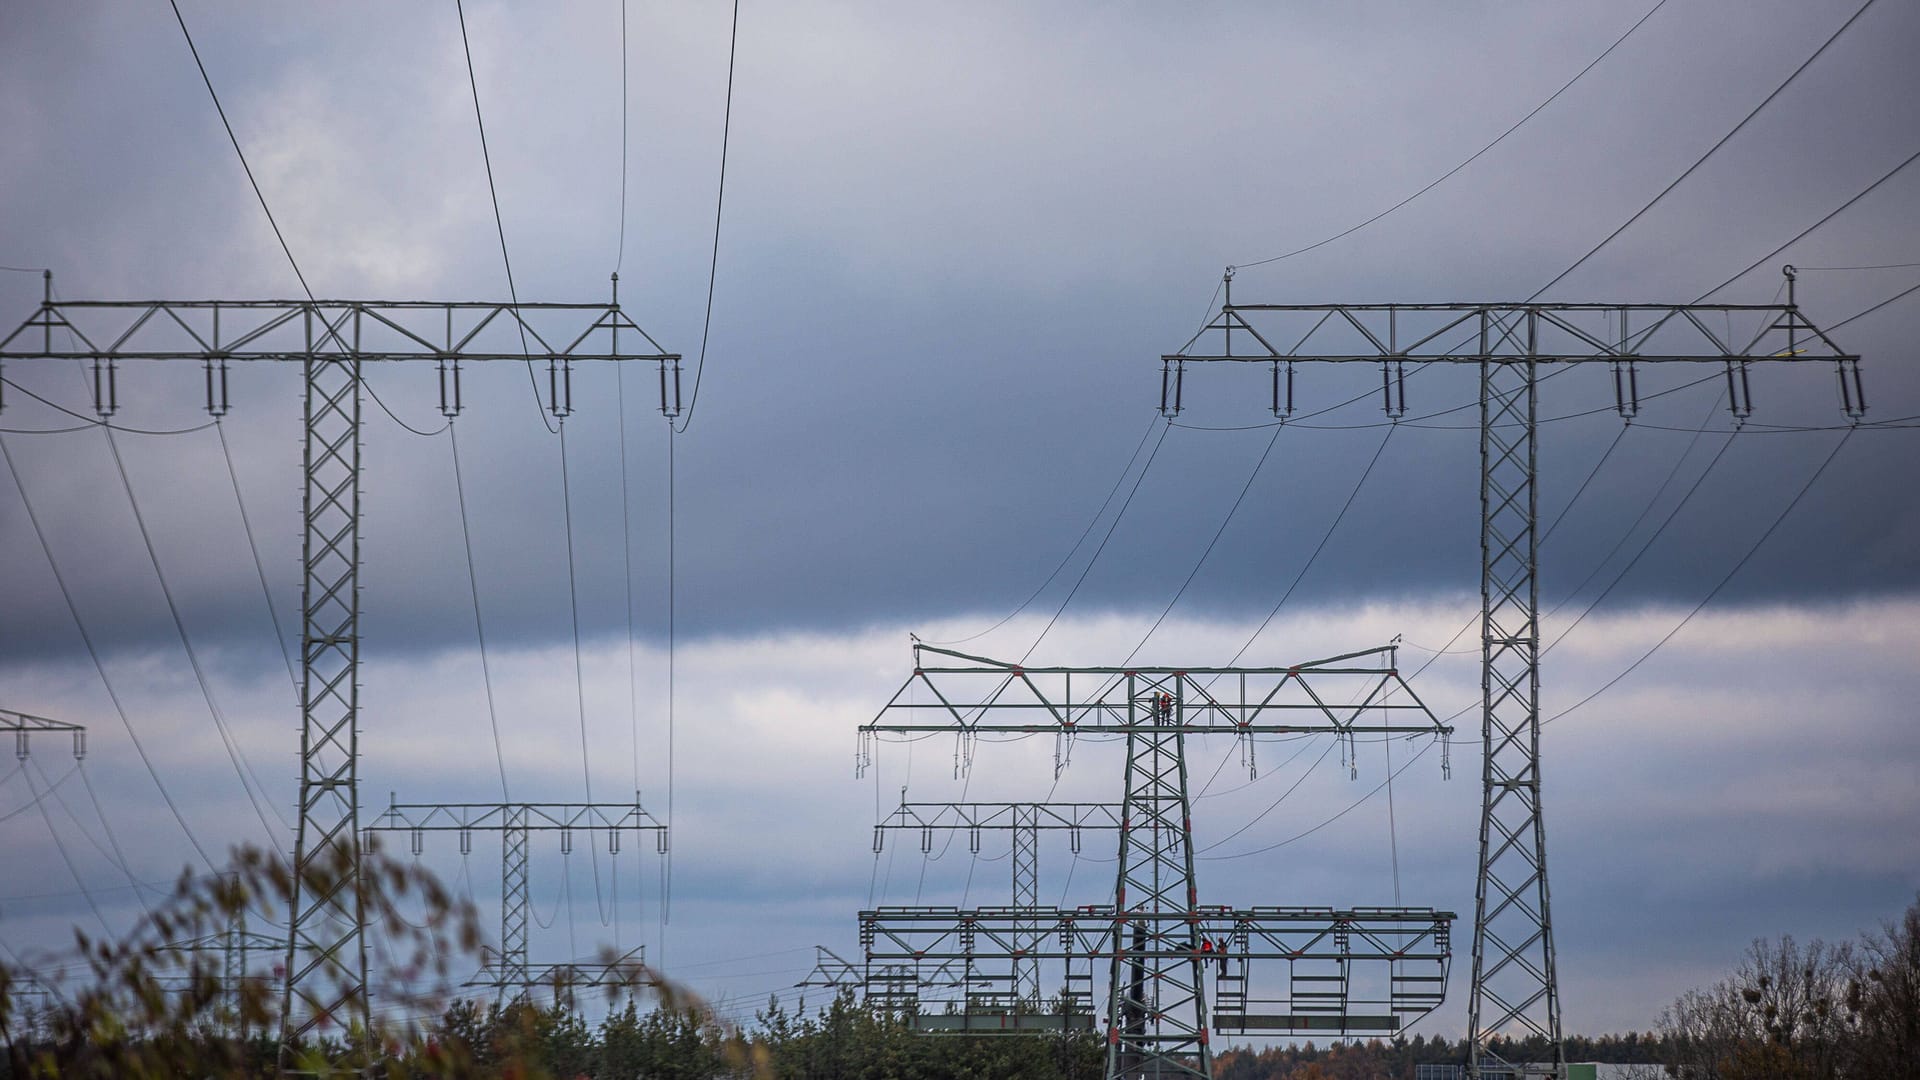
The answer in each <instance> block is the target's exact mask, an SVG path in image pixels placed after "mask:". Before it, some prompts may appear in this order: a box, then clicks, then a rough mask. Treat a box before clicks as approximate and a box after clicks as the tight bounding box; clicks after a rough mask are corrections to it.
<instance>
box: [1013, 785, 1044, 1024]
mask: <svg viewBox="0 0 1920 1080" xmlns="http://www.w3.org/2000/svg"><path fill="white" fill-rule="evenodd" d="M1013 906H1014V907H1016V908H1018V909H1020V910H1021V911H1025V912H1032V911H1033V910H1034V909H1036V908H1038V907H1039V906H1040V808H1039V807H1037V806H1034V805H1032V804H1024V805H1016V806H1015V807H1014V808H1013ZM1039 945H1040V929H1039V926H1038V924H1036V923H1035V922H1034V921H1033V920H1032V919H1031V918H1026V919H1021V920H1019V921H1017V922H1016V923H1015V924H1014V929H1013V947H1014V949H1015V950H1017V952H1016V955H1015V956H1014V958H1013V995H1014V998H1015V1000H1016V1004H1015V1005H1014V1010H1015V1011H1016V1012H1019V1011H1023V1010H1025V1009H1027V1008H1030V1007H1031V1008H1035V1009H1037V1008H1038V1007H1039V1004H1040V964H1039V962H1038V961H1036V960H1032V959H1028V958H1027V957H1026V956H1025V954H1026V953H1027V952H1030V951H1032V950H1034V949H1037V948H1038V947H1039Z"/></svg>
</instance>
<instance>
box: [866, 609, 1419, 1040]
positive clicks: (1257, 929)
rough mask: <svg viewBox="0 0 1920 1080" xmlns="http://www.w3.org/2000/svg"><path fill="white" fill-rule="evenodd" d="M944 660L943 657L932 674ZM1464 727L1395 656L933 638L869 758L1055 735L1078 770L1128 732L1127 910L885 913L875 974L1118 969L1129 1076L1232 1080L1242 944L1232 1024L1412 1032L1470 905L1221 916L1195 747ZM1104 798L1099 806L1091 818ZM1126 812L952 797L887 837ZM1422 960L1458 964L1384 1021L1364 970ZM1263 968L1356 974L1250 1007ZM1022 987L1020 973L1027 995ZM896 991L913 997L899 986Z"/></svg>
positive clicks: (1113, 982)
mask: <svg viewBox="0 0 1920 1080" xmlns="http://www.w3.org/2000/svg"><path fill="white" fill-rule="evenodd" d="M926 654H932V655H933V656H934V657H936V658H939V660H940V661H942V662H941V663H939V664H937V665H936V666H929V665H928V664H926V663H925V662H924V656H925V655H926ZM916 687H924V688H925V689H927V690H928V691H929V692H928V694H926V695H925V696H924V698H923V697H921V696H919V695H916V694H913V693H910V691H912V690H914V689H915V688H916ZM1335 702H1351V704H1334V703H1335ZM1451 731H1452V729H1451V728H1449V727H1447V726H1446V725H1444V724H1442V723H1440V722H1439V721H1438V720H1437V719H1435V718H1434V716H1433V714H1432V713H1431V712H1430V711H1429V710H1428V709H1427V707H1426V705H1425V704H1424V703H1422V702H1421V701H1420V699H1419V697H1418V696H1417V695H1416V694H1415V693H1414V692H1413V688H1412V687H1410V686H1408V685H1407V683H1406V681H1405V680H1404V679H1402V678H1401V677H1400V673H1399V671H1398V668H1397V666H1396V663H1395V650H1394V649H1393V647H1391V646H1388V647H1385V648H1381V649H1369V650H1365V651H1363V652H1357V653H1348V654H1346V655H1343V656H1336V657H1331V658H1329V659H1325V660H1319V661H1314V662H1312V663H1306V664H1298V665H1293V666H1290V667H1266V668H1254V667H1247V668H1213V667H1188V668H1165V667H1078V668H1065V667H1028V666H1024V665H1021V664H1009V663H1004V662H1001V661H996V660H989V659H986V658H983V657H977V656H969V655H967V654H964V653H958V652H953V651H951V650H946V649H938V648H934V647H932V646H928V645H922V644H916V645H915V646H914V671H913V674H912V676H911V677H910V678H909V679H908V680H907V682H906V684H905V685H903V686H902V687H901V688H900V689H899V690H898V691H896V692H895V693H894V695H893V698H892V699H891V700H890V701H889V702H888V703H887V704H886V706H884V707H883V708H882V709H881V713H880V716H879V717H878V718H876V719H875V720H874V722H872V723H870V724H866V725H863V726H862V727H861V728H860V734H861V739H862V748H861V760H862V761H863V762H864V761H866V760H868V759H869V758H870V756H871V748H870V745H869V740H871V739H873V738H875V737H877V736H878V735H879V734H882V733H893V734H904V735H912V736H918V735H924V734H927V733H933V732H951V733H953V734H954V735H955V736H956V738H958V739H959V740H960V743H961V747H960V750H959V752H958V757H959V759H960V760H961V761H963V762H971V760H972V757H973V753H972V748H971V744H972V742H973V740H976V739H977V738H978V737H979V736H980V735H981V734H982V733H1015V732H1021V733H1041V732H1046V733H1052V734H1053V735H1055V737H1056V740H1057V743H1056V745H1057V746H1058V747H1060V749H1058V750H1056V754H1057V755H1059V756H1058V757H1057V758H1056V760H1057V761H1064V760H1065V755H1066V753H1068V752H1070V748H1071V743H1072V740H1073V739H1074V738H1075V737H1076V736H1078V735H1079V734H1082V733H1093V734H1102V735H1116V734H1118V735H1124V736H1125V738H1126V757H1127V760H1126V766H1125V772H1124V780H1125V783H1124V787H1125V797H1124V799H1123V801H1122V803H1121V804H1120V807H1119V820H1118V822H1117V825H1116V826H1115V827H1116V828H1117V832H1118V834H1119V865H1118V867H1117V873H1116V877H1115V887H1114V902H1113V904H1111V905H1095V906H1090V907H1086V908H1080V909H1076V910H1073V911H1062V910H1060V909H1057V908H1056V909H1050V908H1043V907H1040V906H1038V905H1037V904H1020V903H1016V904H1015V905H1013V906H1010V907H1003V908H981V909H958V908H921V907H913V908H881V909H878V910H875V911H865V912H862V913H861V915H860V922H861V926H860V936H861V943H862V946H863V947H864V949H865V951H866V962H867V965H868V968H869V972H870V973H871V969H872V968H873V966H874V965H875V964H876V963H877V964H879V965H881V966H882V969H883V971H884V973H885V975H884V977H885V978H887V979H890V980H891V979H896V978H897V977H898V976H897V975H896V974H895V973H896V972H897V971H898V970H900V969H901V967H902V966H903V965H919V964H922V963H935V964H938V965H943V966H942V967H941V968H940V972H941V977H942V978H951V977H952V975H953V972H952V970H951V968H950V967H945V966H944V965H951V964H954V963H958V964H960V965H962V967H961V970H960V972H959V977H960V978H961V980H962V983H963V985H965V986H967V987H969V988H971V986H972V985H973V984H974V982H975V981H976V980H977V979H978V977H979V975H978V969H979V967H980V965H981V964H982V963H984V962H987V961H989V960H997V961H1000V962H1005V963H1008V964H1009V965H1010V966H1011V967H1012V968H1013V969H1014V970H1015V971H1016V972H1017V971H1018V970H1019V969H1020V967H1021V966H1022V965H1024V964H1028V963H1037V962H1038V961H1040V960H1059V961H1061V962H1062V963H1064V964H1066V965H1067V970H1068V971H1069V972H1071V970H1072V965H1073V963H1075V962H1076V961H1083V962H1091V961H1093V960H1095V959H1104V960H1106V961H1107V964H1108V981H1107V997H1106V1001H1107V1009H1106V1020H1105V1029H1106V1039H1107V1065H1106V1075H1107V1076H1108V1077H1110V1078H1121V1077H1140V1076H1198V1077H1210V1076H1212V1074H1213V1059H1212V1051H1211V1049H1210V1039H1209V1032H1210V1028H1211V1026H1212V1022H1211V1021H1212V1019H1213V1018H1211V1016H1210V1012H1209V1009H1208V994H1207V989H1206V985H1205V976H1206V974H1207V968H1208V966H1209V965H1217V966H1218V973H1219V975H1220V976H1221V978H1222V980H1223V981H1224V979H1225V978H1226V975H1227V972H1226V967H1227V962H1228V957H1227V955H1226V946H1225V943H1227V942H1229V941H1232V942H1235V943H1237V947H1238V954H1237V960H1238V962H1239V964H1240V965H1241V968H1242V974H1241V976H1240V980H1241V981H1240V983H1239V986H1240V987H1241V988H1242V989H1241V990H1240V991H1238V992H1236V1001H1235V1006H1236V1010H1237V1011H1236V1012H1235V1013H1234V1014H1233V1015H1231V1016H1230V1017H1226V1018H1221V1019H1224V1020H1226V1021H1227V1022H1226V1023H1225V1024H1223V1025H1222V1026H1223V1027H1231V1028H1233V1029H1234V1030H1247V1029H1249V1028H1261V1029H1265V1030H1270V1031H1274V1032H1285V1031H1321V1032H1326V1031H1338V1032H1347V1031H1352V1030H1355V1029H1365V1030H1369V1031H1372V1032H1374V1033H1379V1032H1382V1031H1397V1030H1399V1028H1400V1027H1401V1026H1402V1025H1403V1023H1404V1021H1405V1018H1407V1017H1414V1016H1419V1015H1424V1013H1425V1012H1427V1011H1429V1010H1431V1009H1432V1008H1433V1007H1434V1005H1436V1004H1438V1002H1439V994H1441V993H1443V992H1444V987H1445V977H1446V976H1445V964H1446V962H1447V959H1448V957H1449V956H1450V955H1451V954H1450V943H1449V938H1448V929H1447V928H1448V927H1449V926H1450V924H1451V920H1452V918H1453V916H1452V914H1451V913H1446V912H1435V911H1434V910H1433V909H1431V908H1373V909H1365V911H1366V913H1365V914H1360V913H1355V912H1334V911H1333V910H1332V909H1326V908H1321V909H1306V908H1294V909H1288V908H1258V907H1256V908H1232V907H1222V906H1203V905H1201V904H1200V902H1199V889H1198V886H1197V882H1196V879H1195V874H1194V865H1193V837H1192V811H1191V803H1190V801H1189V798H1188V791H1187V775H1186V764H1185V740H1186V738H1187V736H1189V735H1202V734H1223V735H1233V736H1235V737H1236V738H1238V739H1242V740H1251V739H1253V738H1254V737H1255V736H1257V735H1276V734H1315V733H1319V734H1332V735H1334V736H1336V737H1337V738H1339V739H1341V740H1343V741H1345V742H1346V743H1347V744H1348V745H1349V746H1351V745H1352V743H1353V740H1354V739H1355V737H1356V736H1358V735H1374V736H1382V737H1391V736H1394V735H1418V734H1424V735H1429V736H1434V737H1437V738H1440V739H1442V740H1444V739H1445V737H1446V735H1447V734H1449V733H1450V732H1451ZM1442 745H1443V747H1444V741H1443V743H1442ZM1443 753H1444V750H1443ZM1093 807H1097V809H1089V808H1093ZM1112 813H1113V810H1112V808H1109V807H1104V806H1101V805H1100V804H1064V805H1063V806H1061V807H1058V808H1050V807H1048V806H1046V805H1045V804H1040V805H1038V806H1036V804H1030V803H1011V804H950V805H948V806H946V807H944V808H941V809H939V810H935V811H933V813H932V816H931V818H930V819H929V817H927V816H924V815H918V814H908V813H907V812H906V809H905V807H903V810H902V811H901V812H897V813H896V814H895V815H894V817H892V818H889V819H888V820H887V821H883V822H882V823H881V825H880V828H881V829H882V830H885V829H887V828H890V827H895V828H897V827H904V828H920V829H922V830H923V832H922V837H923V840H922V842H923V843H926V842H928V841H927V839H926V837H927V836H928V831H927V830H930V829H931V828H932V827H934V826H935V825H936V824H946V825H948V827H972V828H984V827H988V825H989V823H995V822H1000V821H1004V823H1005V824H1004V825H1003V826H1001V827H1005V828H1009V829H1012V830H1014V831H1015V833H1016V835H1017V834H1018V833H1019V832H1020V831H1022V830H1024V829H1032V830H1036V831H1037V829H1038V828H1039V825H1040V820H1041V818H1042V816H1043V815H1046V816H1047V817H1048V820H1049V822H1050V827H1054V828H1067V829H1079V828H1085V827H1088V826H1089V825H1091V824H1094V823H1103V824H1104V823H1110V822H1111V821H1112V816H1111V815H1112ZM876 835H878V834H876ZM1369 920H1371V921H1372V922H1381V923H1385V924H1389V925H1391V926H1392V927H1394V928H1397V929H1398V930H1400V931H1406V930H1409V929H1415V928H1416V927H1417V930H1418V932H1417V933H1414V934H1413V935H1412V936H1411V937H1408V938H1406V939H1405V940H1404V941H1403V942H1402V943H1401V945H1399V946H1394V945H1389V944H1388V943H1387V942H1386V940H1385V935H1384V933H1382V934H1375V933H1374V932H1373V931H1372V930H1371V929H1370V928H1369V927H1370V926H1371V922H1370V921H1369ZM1356 928H1359V932H1356ZM1291 934H1304V935H1305V936H1306V938H1307V939H1308V940H1309V941H1310V942H1312V943H1315V945H1314V946H1313V947H1307V946H1304V945H1299V944H1298V943H1294V945H1290V946H1287V947H1285V948H1283V947H1282V946H1280V945H1277V944H1276V945H1275V946H1274V947H1273V948H1272V949H1269V948H1267V947H1266V946H1265V945H1256V943H1260V942H1281V941H1283V940H1285V939H1287V937H1288V935H1291ZM1416 957H1417V958H1419V959H1425V960H1431V961H1433V962H1435V963H1438V964H1439V965H1440V968H1439V970H1438V973H1437V974H1425V975H1421V976H1417V978H1419V979H1420V980H1421V981H1419V982H1417V983H1416V982H1407V983H1404V984H1403V983H1402V982H1401V981H1400V979H1401V974H1400V972H1399V971H1398V970H1397V969H1396V970H1393V971H1391V972H1390V973H1389V975H1388V978H1387V982H1388V984H1389V988H1388V990H1387V991H1386V992H1385V994H1383V996H1382V999H1381V1000H1380V1002H1379V1005H1380V1010H1381V1011H1379V1012H1376V1013H1372V1014H1362V1013H1356V1012H1354V1011H1352V1010H1351V1009H1350V1005H1351V1004H1352V1003H1351V1001H1350V999H1349V995H1348V993H1347V987H1348V985H1349V984H1348V981H1347V979H1348V974H1349V969H1350V967H1351V965H1352V964H1353V963H1354V962H1355V961H1356V960H1358V961H1375V960H1377V961H1383V962H1385V963H1387V964H1388V965H1390V966H1391V965H1395V964H1399V963H1405V962H1409V961H1412V960H1414V959H1416ZM1253 959H1282V960H1286V961H1287V962H1288V963H1289V964H1290V965H1291V964H1293V963H1295V962H1298V961H1308V962H1312V961H1317V960H1329V959H1330V960H1331V961H1332V962H1333V963H1335V964H1336V965H1337V966H1336V969H1335V970H1334V971H1332V972H1326V973H1320V974H1312V975H1301V974H1299V973H1297V972H1294V973H1292V974H1293V980H1292V985H1291V986H1290V989H1289V993H1288V995H1287V997H1286V998H1284V999H1279V1003H1282V1004H1284V1008H1282V1009H1280V1010H1278V1011H1275V1012H1271V1013H1260V1014H1254V1013H1250V1012H1249V1011H1248V1003H1249V1002H1248V999H1247V998H1246V997H1245V996H1244V986H1245V965H1246V964H1247V962H1248V961H1250V960H1253ZM908 970H912V968H911V967H909V968H908ZM1019 978H1020V977H1019V976H1018V975H1015V976H1014V977H1013V980H1012V981H1013V982H1014V983H1015V985H1018V982H1019ZM869 986H871V982H870V983H869ZM1330 987H1337V989H1329V988H1330ZM1436 987H1438V989H1437V990H1436ZM889 993H890V995H891V994H895V993H896V991H893V990H892V989H891V986H890V988H889ZM870 1000H871V999H870ZM888 1003H889V1004H906V1005H909V1006H914V1007H917V1002H900V1001H898V999H897V998H896V997H889V999H888ZM970 1005H971V1003H969V1006H970ZM1015 1009H1016V1011H1015V1012H1014V1013H1013V1014H1012V1015H1011V1016H1002V1017H999V1018H997V1019H999V1020H1000V1021H1001V1024H1002V1026H1003V1027H1006V1028H1008V1029H1012V1030H1035V1029H1037V1028H1039V1027H1041V1026H1043V1024H1045V1025H1046V1026H1051V1024H1050V1023H1047V1022H1048V1021H1049V1019H1050V1018H1047V1017H1041V1016H1028V1015H1023V1014H1021V1013H1019V1012H1018V1011H1017V1009H1018V1006H1017V1003H1016V1006H1015ZM1066 1012H1067V1010H1066V1009H1064V1008H1063V1010H1062V1015H1061V1016H1060V1017H1059V1021H1060V1023H1061V1025H1064V1026H1070V1025H1069V1024H1068V1022H1069V1020H1070V1019H1071V1018H1070V1017H1068V1016H1066V1015H1065V1013H1066ZM929 1020H930V1026H935V1027H946V1028H950V1029H958V1030H969V1031H975V1030H981V1029H982V1028H983V1027H985V1026H986V1025H982V1024H976V1023H975V1022H974V1012H973V1010H972V1008H971V1007H969V1008H968V1009H966V1010H965V1011H963V1012H961V1013H958V1014H952V1015H950V1016H946V1017H941V1016H935V1017H932V1018H929Z"/></svg>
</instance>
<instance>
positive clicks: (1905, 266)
mask: <svg viewBox="0 0 1920 1080" xmlns="http://www.w3.org/2000/svg"><path fill="white" fill-rule="evenodd" d="M1908 160H1909V161H1911V160H1912V159H1911V158H1909V159H1908ZM1905 167H1906V166H1905V165H1902V166H1901V168H1905ZM1895 171H1898V170H1895ZM1916 266H1920V263H1881V264H1880V265H1878V266H1801V267H1797V269H1800V270H1910V269H1912V268H1914V267H1916Z"/></svg>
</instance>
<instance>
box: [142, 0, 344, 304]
mask: <svg viewBox="0 0 1920 1080" xmlns="http://www.w3.org/2000/svg"><path fill="white" fill-rule="evenodd" d="M167 3H168V4H169V5H170V6H172V8H173V17H174V20H175V21H176V22H178V23H179V24H180V36H181V37H184V38H186V39H187V51H188V52H191V53H192V54H193V64H194V66H195V67H197V68H199V69H200V81H201V82H202V83H204V84H205V85H206V88H207V96H208V97H209V98H211V99H213V111H214V112H216V113H219V114H220V126H221V127H223V128H225V129H226V131H227V141H228V142H230V143H232V144H233V152H234V155H235V156H237V157H238V158H239V159H240V167H241V168H242V169H244V170H246V174H247V183H248V184H250V185H252V187H253V197H254V198H256V199H258V200H260V211H261V212H262V213H264V214H266V215H267V224H268V225H270V226H272V227H273V238H274V239H275V240H278V241H280V250H281V251H282V252H284V253H285V254H286V256H287V265H288V266H291V267H293V276H294V277H296V278H298V279H300V290H301V291H302V292H304V293H306V294H307V299H308V300H312V299H313V290H312V289H311V288H309V287H308V285H307V276H306V275H305V274H303V273H301V272H300V263H299V262H298V261H296V260H295V259H294V257H293V249H292V248H290V247H288V246H287V237H286V234H284V233H282V232H281V231H280V222H278V221H276V220H275V219H274V216H273V208H272V207H269V206H268V205H267V196H266V194H265V193H263V192H262V191H261V190H260V181H259V180H258V179H257V178H255V177H254V175H253V166H252V165H249V164H247V153H246V151H244V150H242V149H240V138H239V136H237V135H235V134H234V133H233V124H232V123H231V122H229V121H228V120H227V110H226V108H225V107H224V106H222V105H221V104H220V95H219V94H217V93H215V92H214V90H213V78H212V77H211V76H209V75H208V74H207V65H206V64H205V63H204V62H203V61H202V60H201V59H200V49H199V47H197V46H196V45H194V43H193V34H192V33H191V32H190V31H189V30H188V29H187V20H186V17H185V16H184V15H181V14H180V4H179V0H167Z"/></svg>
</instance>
